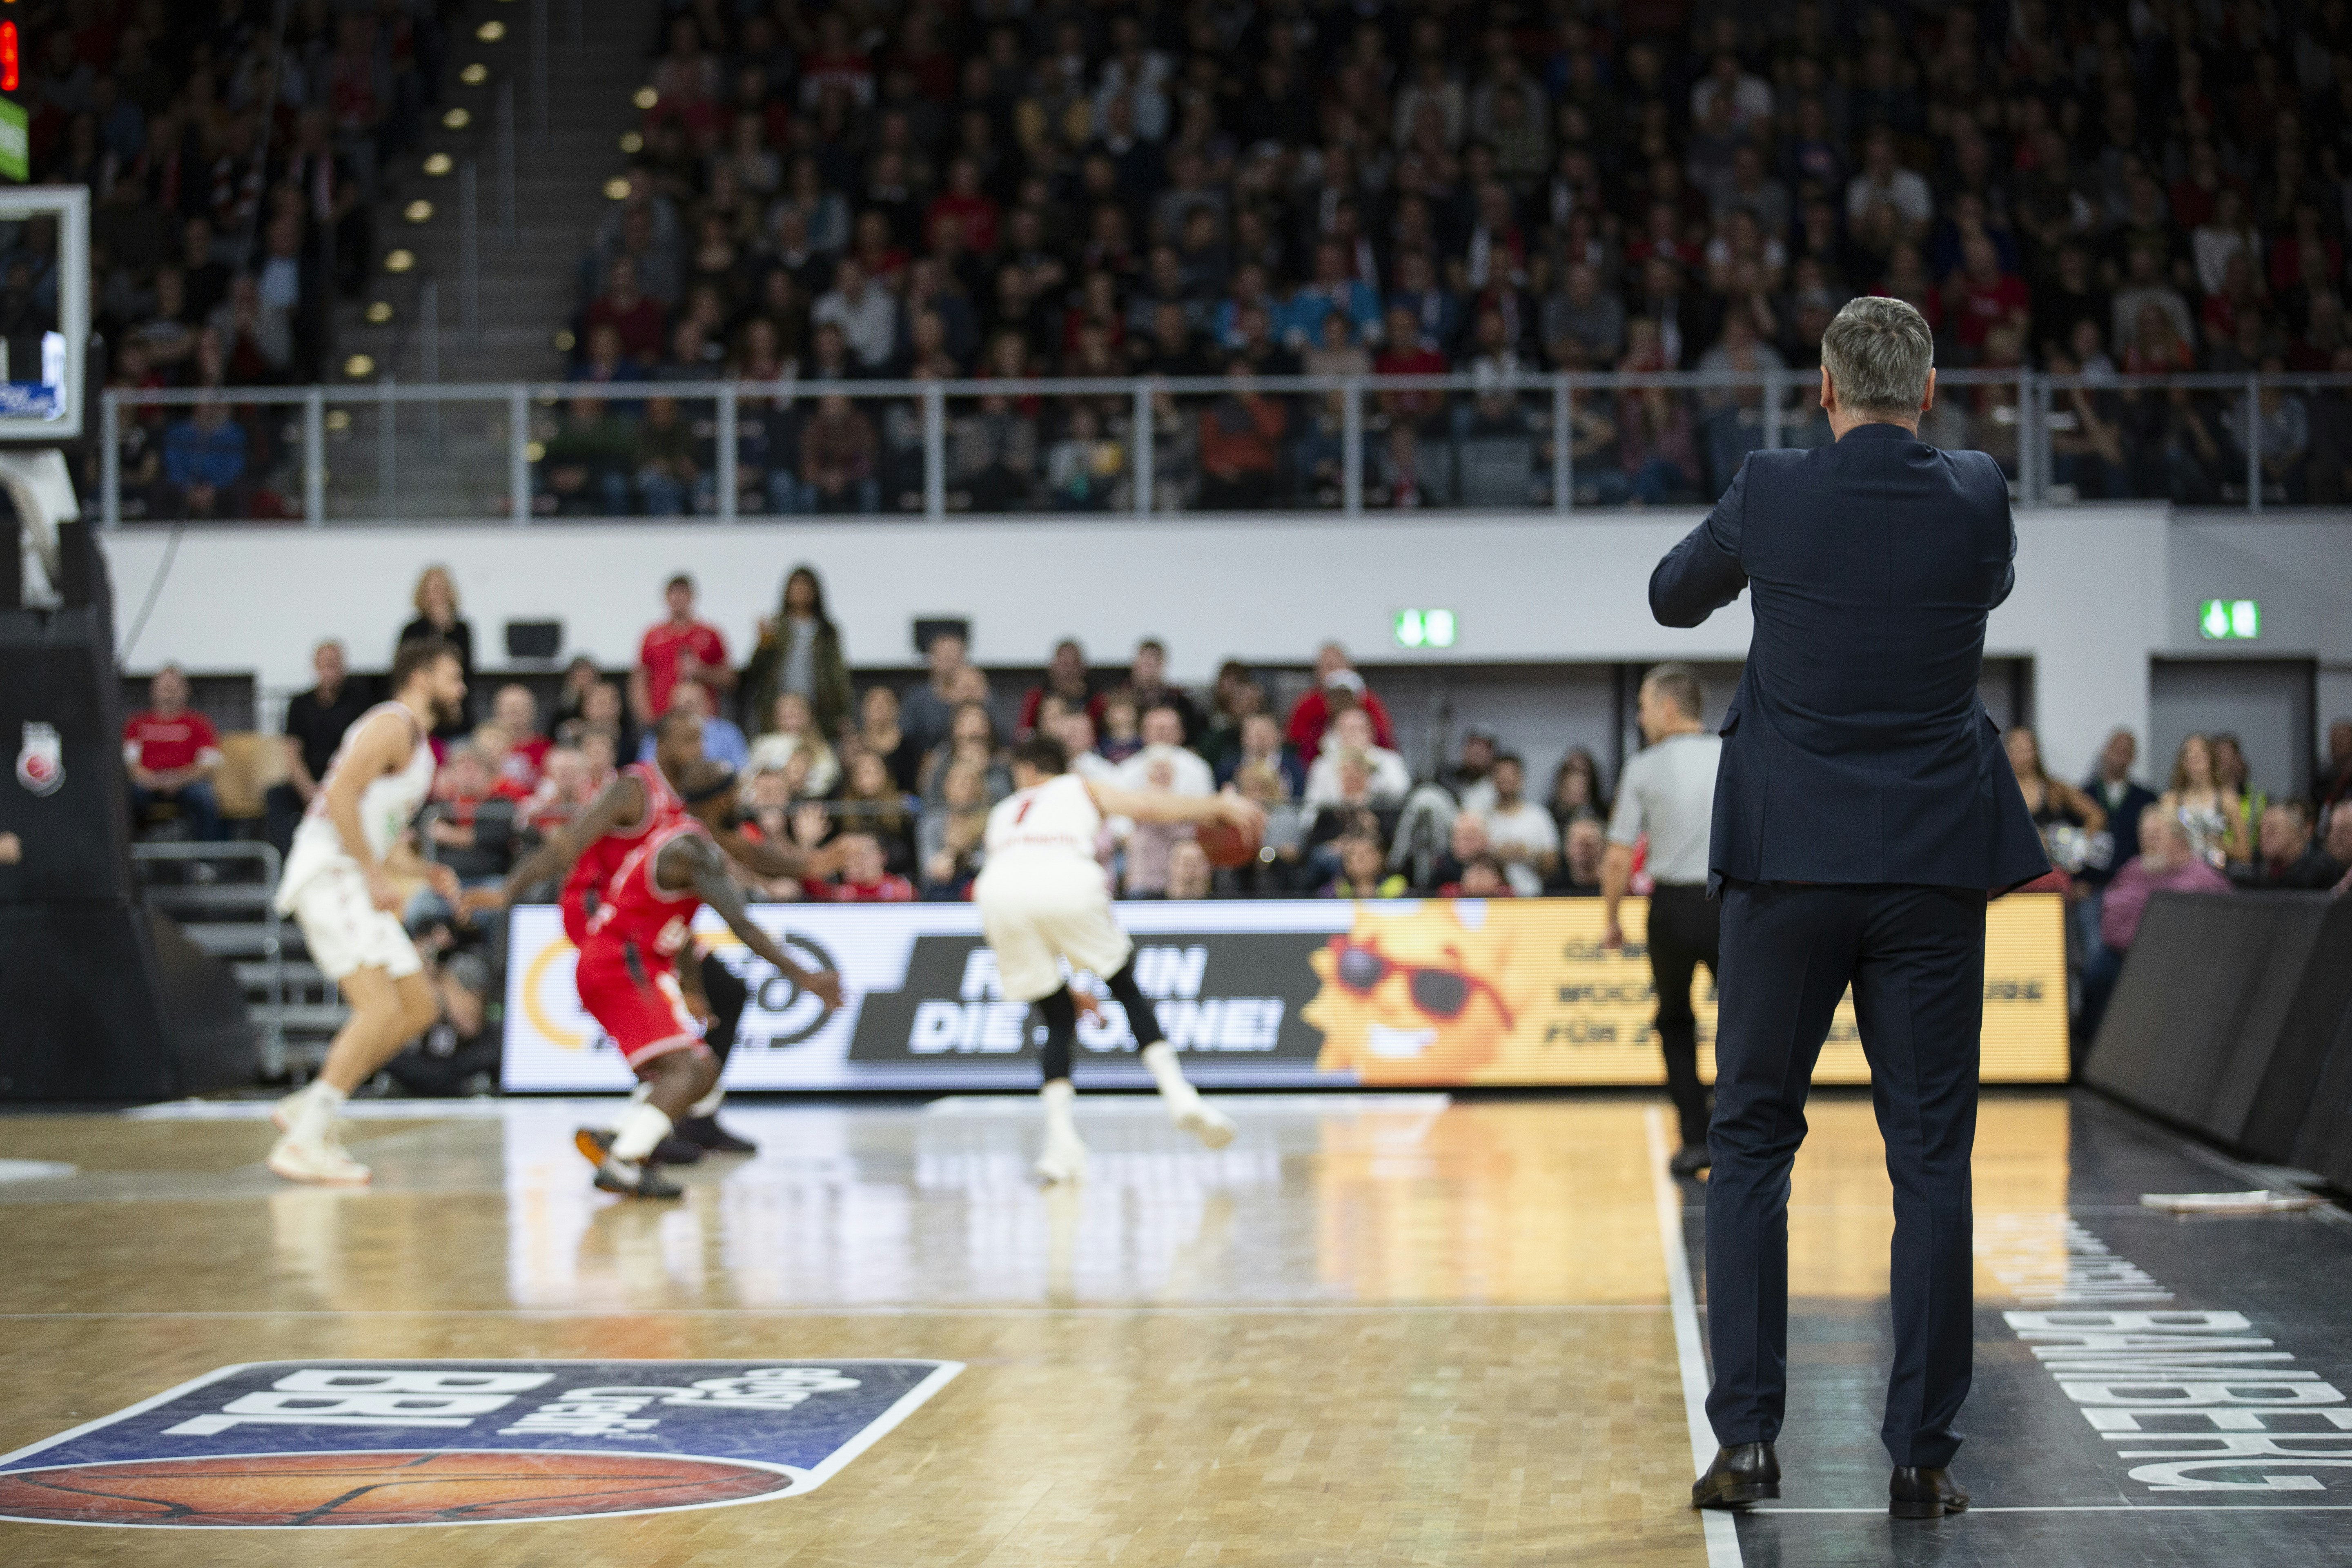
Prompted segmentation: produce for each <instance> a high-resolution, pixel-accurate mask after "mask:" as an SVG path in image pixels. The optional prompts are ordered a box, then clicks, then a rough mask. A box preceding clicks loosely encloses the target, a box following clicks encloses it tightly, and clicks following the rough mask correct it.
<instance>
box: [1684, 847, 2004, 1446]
mask: <svg viewBox="0 0 2352 1568" xmlns="http://www.w3.org/2000/svg"><path fill="white" fill-rule="evenodd" d="M1984 933H1985V895H1984V894H1983V893H1981V892H1976V891H1972V890H1969V889H1959V888H1927V887H1906V886H1895V885H1889V886H1875V887H1872V886H1840V885H1825V884H1804V883H1794V882H1733V881H1727V882H1726V883H1725V884H1724V888H1723V969H1722V973H1721V984H1720V987H1719V990H1720V994H1721V999H1722V1002H1721V1008H1720V1011H1719V1014H1718V1022H1717V1026H1716V1037H1715V1064H1716V1070H1715V1121H1714V1124H1713V1126H1712V1127H1711V1128H1710V1130H1709V1132H1708V1137H1707V1146H1708V1148H1709V1150H1710V1151H1711V1152H1713V1154H1714V1156H1715V1167H1714V1169H1713V1170H1712V1171H1711V1172H1710V1173H1708V1178H1707V1184H1706V1322H1707V1340H1708V1343H1709V1346H1710V1348H1711V1349H1712V1350H1713V1351H1714V1354H1715V1389H1714V1392H1712V1393H1711V1394H1708V1395H1707V1400H1706V1414H1707V1418H1708V1420H1709V1422H1710V1423H1711V1424H1712V1425H1713V1426H1714V1427H1715V1435H1716V1439H1717V1441H1718V1442H1720V1443H1722V1444H1724V1445H1725V1446H1726V1447H1730V1446H1733V1445H1737V1444H1740V1443H1758V1442H1763V1443H1769V1442H1771V1441H1772V1440H1774V1439H1775V1438H1777V1437H1778V1436H1780V1418H1781V1414H1782V1411H1783V1408H1784V1407H1785V1405H1786V1403H1787V1394H1788V1362H1789V1170H1790V1165H1792V1164H1793V1163H1795V1161H1796V1157H1797V1145H1798V1144H1800V1143H1801V1142H1803V1141H1804V1137H1805V1091H1806V1090H1807V1089H1808V1088H1810V1087H1811V1083H1812V1076H1813V1063H1814V1061H1815V1059H1816V1058H1819V1057H1820V1055H1821V1051H1822V1041H1823V1040H1824V1039H1825V1038H1826V1037H1828V1035H1829V1028H1830V1020H1831V1016H1832V1014H1833V1013H1834V1012H1835V1011H1836V1010H1837V1005H1838V998H1839V997H1841V996H1842V995H1843V994H1845V989H1846V986H1847V985H1848V984H1852V985H1853V1010H1854V1017H1855V1021H1856V1022H1857V1023H1858V1024H1859V1025H1860V1026H1861V1029H1862V1048H1863V1052H1864V1055H1865V1056H1867V1057H1868V1058H1870V1093H1871V1099H1872V1100H1873V1102H1874V1104H1875V1106H1876V1108H1877V1110H1878V1131H1879V1133H1880V1135H1881V1136H1882V1137H1883V1138H1884V1139H1885V1142H1886V1173H1887V1175H1888V1176H1889V1177H1890V1178H1891V1179H1892V1180H1893V1183H1894V1186H1895V1246H1894V1249H1893V1253H1892V1256H1891V1258H1890V1259H1889V1267H1888V1295H1889V1297H1890V1299H1891V1300H1892V1302H1893V1305H1894V1319H1895V1365H1894V1368H1893V1370H1892V1372H1891V1373H1890V1375H1889V1377H1888V1379H1887V1385H1886V1415H1885V1423H1884V1425H1883V1426H1881V1428H1880V1435H1881V1436H1882V1437H1884V1438H1885V1443H1886V1452H1887V1455H1888V1457H1889V1458H1892V1459H1893V1460H1894V1462H1895V1464H1897V1465H1936V1466H1942V1465H1948V1464H1950V1463H1951V1461H1952V1456H1953V1454H1954V1453H1955V1452H1956V1451H1958V1448H1959V1446H1960V1436H1959V1434H1958V1432H1956V1431H1954V1430H1953V1428H1952V1423H1953V1421H1954V1420H1955V1419H1956V1418H1957V1417H1958V1414H1959V1409H1960V1404H1961V1402H1962V1401H1963V1400H1965V1399H1966V1398H1967V1397H1968V1394H1969V1370H1970V1368H1969V1352H1970V1340H1969V1332H1970V1328H1971V1324H1970V1317H1971V1314H1972V1312H1973V1310H1974V1301H1975V1283H1976V1281H1975V1273H1974V1270H1975V1261H1974V1259H1973V1258H1971V1257H1970V1256H1969V1228H1970V1225H1971V1221H1972V1215H1971V1209H1970V1205H1969V1150H1970V1148H1971V1147H1972V1146H1973V1145H1974V1143H1975V1142H1976V1128H1977V1058H1978V1052H1979V1039H1978V1036H1979V1033H1980V1031H1981V1029H1982V1027H1983V1024H1984Z"/></svg>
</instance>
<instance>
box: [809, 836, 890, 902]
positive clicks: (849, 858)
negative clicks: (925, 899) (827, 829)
mask: <svg viewBox="0 0 2352 1568" xmlns="http://www.w3.org/2000/svg"><path fill="white" fill-rule="evenodd" d="M840 853H841V875H840V877H839V878H838V879H835V880H834V881H830V882H818V883H814V884H812V885H811V887H810V889H809V893H810V896H811V897H813V898H816V899H822V900H825V901H827V902H830V903H835V904H907V903H912V902H914V901H915V897H916V894H915V884H914V883H912V882H910V881H908V879H906V878H904V877H901V876H899V875H898V873H897V872H895V871H893V870H891V869H890V867H889V864H888V862H887V861H886V860H885V859H884V858H883V856H882V846H881V845H880V844H879V843H878V842H877V841H876V839H875V837H874V836H873V835H872V834H870V833H845V834H843V835H842V836H841V840H840Z"/></svg>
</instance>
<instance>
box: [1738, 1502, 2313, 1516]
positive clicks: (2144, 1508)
mask: <svg viewBox="0 0 2352 1568" xmlns="http://www.w3.org/2000/svg"><path fill="white" fill-rule="evenodd" d="M1885 1511H1886V1510H1885V1509H1883V1508H1751V1509H1749V1510H1748V1512H1749V1513H1751V1514H1767V1513H1885ZM1968 1511H1969V1513H2352V1503H2331V1502H2274V1503H2260V1502H2148V1503H2138V1502H2083V1503H2073V1502H2052V1503H2036V1504H2019V1505H2017V1506H2015V1507H2009V1508H1980V1507H1974V1506H1971V1507H1970V1508H1969V1510H1968Z"/></svg>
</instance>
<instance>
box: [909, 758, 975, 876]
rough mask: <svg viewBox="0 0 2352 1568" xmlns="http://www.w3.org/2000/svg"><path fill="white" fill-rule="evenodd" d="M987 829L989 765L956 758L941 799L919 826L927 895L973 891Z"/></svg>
mask: <svg viewBox="0 0 2352 1568" xmlns="http://www.w3.org/2000/svg"><path fill="white" fill-rule="evenodd" d="M987 832H988V770H987V769H986V768H985V767H983V766H982V765H981V764H980V763H976V762H959V763H950V765H949V767H948V776H947V784H946V785H945V787H944V789H943V791H942V795H941V799H940V804H939V805H936V806H933V807H932V808H931V809H930V810H929V811H926V812H925V813H923V819H922V821H921V822H920V823H919V824H918V825H917V826H916V836H915V852H916V863H917V864H918V865H919V866H920V867H921V868H922V873H923V879H922V889H923V897H924V898H926V899H961V898H963V897H965V896H966V895H967V894H968V893H969V892H970V891H971V879H972V878H973V877H974V876H976V875H978V874H979V871H980V863H981V858H982V845H983V841H984V840H985V838H986V837H987Z"/></svg>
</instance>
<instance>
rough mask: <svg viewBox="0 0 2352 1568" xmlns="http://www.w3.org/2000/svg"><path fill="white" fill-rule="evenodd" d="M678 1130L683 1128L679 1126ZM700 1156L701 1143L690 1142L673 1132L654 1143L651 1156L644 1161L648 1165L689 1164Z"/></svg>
mask: <svg viewBox="0 0 2352 1568" xmlns="http://www.w3.org/2000/svg"><path fill="white" fill-rule="evenodd" d="M678 1131H681V1132H682V1131H685V1129H684V1128H683V1127H681V1128H680V1129H679V1130H678ZM701 1158H702V1145H701V1144H699V1143H690V1142H687V1141H686V1140H685V1139H683V1138H681V1137H679V1136H678V1135H677V1132H673V1133H671V1134H670V1135H669V1136H668V1137H667V1138H665V1139H663V1140H662V1141H661V1142H658V1143H656V1144H655V1145H654V1152H653V1154H652V1157H651V1158H649V1159H648V1160H647V1161H646V1163H647V1164H649V1165H691V1164H693V1163H695V1162H697V1161H698V1160H700V1159H701Z"/></svg>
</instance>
